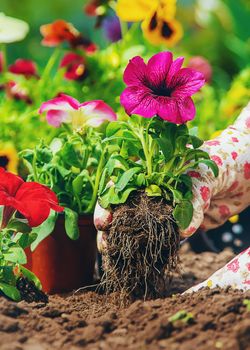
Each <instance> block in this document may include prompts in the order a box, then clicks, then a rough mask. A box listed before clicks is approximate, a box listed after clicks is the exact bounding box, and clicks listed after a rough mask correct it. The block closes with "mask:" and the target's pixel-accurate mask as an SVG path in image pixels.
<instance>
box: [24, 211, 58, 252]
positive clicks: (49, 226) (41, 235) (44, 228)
mask: <svg viewBox="0 0 250 350" xmlns="http://www.w3.org/2000/svg"><path fill="white" fill-rule="evenodd" d="M57 216H58V214H57V212H55V211H54V210H51V212H50V215H49V217H48V219H47V220H45V221H44V222H43V223H42V224H41V225H40V226H38V227H34V228H33V230H32V232H34V233H36V234H37V238H36V240H35V241H34V242H33V243H32V244H31V246H30V249H31V251H32V252H33V251H34V250H35V249H36V247H37V246H38V244H39V243H41V242H42V241H43V240H44V239H45V238H46V237H48V236H49V235H50V234H51V232H52V231H53V230H54V228H55V224H56V219H57Z"/></svg>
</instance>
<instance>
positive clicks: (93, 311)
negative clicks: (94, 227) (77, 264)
mask: <svg viewBox="0 0 250 350" xmlns="http://www.w3.org/2000/svg"><path fill="white" fill-rule="evenodd" d="M232 256H233V254H232V253H231V252H230V251H224V252H222V253H220V254H218V255H216V254H215V253H202V254H200V255H197V254H195V253H193V252H190V251H189V249H188V246H187V245H185V246H183V248H182V252H181V260H182V276H181V277H180V276H176V277H175V278H174V280H173V283H172V286H171V290H170V292H169V294H170V295H171V294H173V293H178V292H182V291H184V290H185V289H187V288H188V287H190V286H191V285H193V284H196V283H197V282H199V281H201V280H203V279H205V278H207V277H208V276H209V275H210V274H211V273H212V272H214V271H215V270H217V269H218V268H219V267H221V266H222V265H224V264H225V263H226V262H227V261H229V260H230V259H231V258H232ZM246 298H248V299H249V298H250V293H249V292H246V293H242V292H240V291H233V290H230V289H227V290H220V289H213V290H209V289H203V290H202V291H199V292H197V293H195V294H187V295H180V294H175V295H174V296H170V297H167V298H165V299H156V300H152V301H146V302H144V301H136V302H134V303H132V304H130V305H128V306H126V307H121V306H120V305H119V298H118V297H117V295H116V294H112V295H110V296H109V297H106V296H104V295H98V294H96V293H95V292H84V291H80V292H77V293H75V294H73V293H71V294H67V295H54V296H50V297H49V302H48V303H47V304H45V303H42V302H40V303H34V302H33V303H26V302H24V301H22V302H20V303H14V302H11V301H8V300H7V299H5V298H3V297H1V298H0V349H1V350H54V349H55V350H56V349H60V350H64V349H65V350H66V349H67V350H77V349H88V350H101V349H103V350H118V349H119V350H123V349H124V350H132V349H133V350H144V349H149V350H158V349H159V350H161V349H168V350H182V349H183V350H184V349H185V350H189V349H190V350H193V349H196V350H198V349H202V350H210V349H211V350H212V349H227V350H247V349H250V313H249V312H247V308H246V306H245V305H244V304H243V300H244V299H246ZM179 310H185V311H187V312H191V313H192V315H193V319H191V321H190V322H188V323H185V322H182V321H176V322H174V323H171V322H170V321H169V317H171V316H173V315H174V314H175V313H176V312H177V311H179Z"/></svg>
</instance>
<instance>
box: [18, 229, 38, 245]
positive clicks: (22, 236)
mask: <svg viewBox="0 0 250 350" xmlns="http://www.w3.org/2000/svg"><path fill="white" fill-rule="evenodd" d="M36 239H37V233H35V232H31V233H29V234H26V233H17V234H16V235H15V237H14V239H13V240H14V241H15V242H18V244H19V245H20V247H22V248H23V249H25V248H27V247H29V246H30V245H31V244H32V243H33V242H34V241H35V240H36Z"/></svg>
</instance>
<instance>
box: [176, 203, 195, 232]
mask: <svg viewBox="0 0 250 350" xmlns="http://www.w3.org/2000/svg"><path fill="white" fill-rule="evenodd" d="M173 215H174V218H175V220H176V222H177V224H178V226H179V227H180V228H181V229H182V230H184V229H185V228H187V227H188V225H189V224H190V222H191V220H192V218H193V205H192V203H191V202H190V201H187V200H184V201H181V202H180V203H179V204H177V205H176V207H175V208H174V211H173Z"/></svg>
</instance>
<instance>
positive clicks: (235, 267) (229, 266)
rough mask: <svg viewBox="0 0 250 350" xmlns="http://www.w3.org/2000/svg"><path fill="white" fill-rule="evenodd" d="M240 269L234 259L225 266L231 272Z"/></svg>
mask: <svg viewBox="0 0 250 350" xmlns="http://www.w3.org/2000/svg"><path fill="white" fill-rule="evenodd" d="M239 268H240V264H239V260H238V259H237V258H236V259H234V260H232V261H231V262H230V263H229V264H227V269H228V270H231V271H233V272H237V271H238V270H239Z"/></svg>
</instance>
